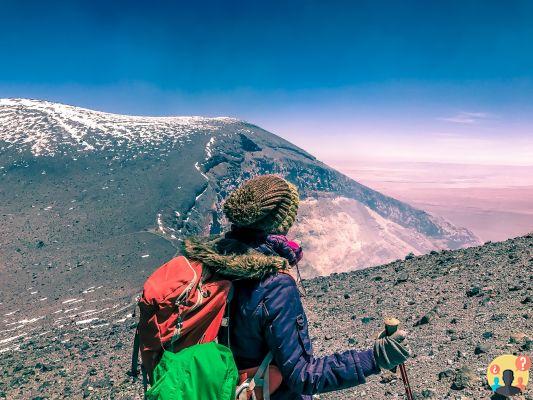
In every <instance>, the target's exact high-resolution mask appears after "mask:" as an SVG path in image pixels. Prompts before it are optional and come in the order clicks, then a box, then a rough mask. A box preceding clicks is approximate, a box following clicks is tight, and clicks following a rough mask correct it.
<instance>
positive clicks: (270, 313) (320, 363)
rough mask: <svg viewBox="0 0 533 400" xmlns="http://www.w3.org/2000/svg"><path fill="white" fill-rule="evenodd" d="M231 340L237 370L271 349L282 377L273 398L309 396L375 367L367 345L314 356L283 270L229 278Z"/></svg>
mask: <svg viewBox="0 0 533 400" xmlns="http://www.w3.org/2000/svg"><path fill="white" fill-rule="evenodd" d="M230 339H231V350H232V351H233V355H234V357H235V361H236V362H237V366H238V368H239V369H245V368H251V367H257V366H258V365H259V364H260V363H261V361H262V360H263V358H264V357H265V356H266V354H267V353H268V352H269V351H271V352H272V354H273V356H274V360H273V364H275V365H277V367H278V368H279V369H280V371H281V374H282V376H283V383H282V385H281V387H280V388H279V389H278V390H276V392H275V393H274V394H273V395H272V396H271V399H272V400H285V399H287V400H288V399H291V400H294V399H311V395H312V394H315V393H323V392H329V391H333V390H339V389H344V388H348V387H352V386H356V385H359V384H362V383H365V377H367V376H369V375H372V374H377V373H378V372H379V371H380V370H379V368H378V366H377V364H376V361H375V360H374V355H373V352H372V350H366V351H361V352H358V351H355V350H348V351H345V352H343V353H335V354H332V355H328V356H324V357H314V356H313V349H312V344H311V340H310V338H309V332H308V329H307V317H306V315H305V312H304V309H303V307H302V302H301V300H300V293H299V291H298V288H297V286H296V282H295V281H294V279H293V278H292V277H291V276H289V275H287V274H283V273H280V274H276V275H270V276H267V277H266V278H264V279H262V280H255V281H254V280H241V281H235V282H234V297H233V300H232V308H231V316H230Z"/></svg>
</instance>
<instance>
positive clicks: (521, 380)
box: [516, 376, 526, 392]
mask: <svg viewBox="0 0 533 400" xmlns="http://www.w3.org/2000/svg"><path fill="white" fill-rule="evenodd" d="M516 387H517V388H519V389H520V390H521V391H522V392H523V391H524V390H526V385H524V378H522V377H521V376H519V377H518V383H517V384H516Z"/></svg>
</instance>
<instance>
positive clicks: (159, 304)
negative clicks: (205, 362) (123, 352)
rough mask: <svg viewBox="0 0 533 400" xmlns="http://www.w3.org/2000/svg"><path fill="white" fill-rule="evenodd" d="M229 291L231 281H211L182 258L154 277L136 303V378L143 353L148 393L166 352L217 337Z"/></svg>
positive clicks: (172, 261)
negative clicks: (137, 308) (137, 315)
mask: <svg viewBox="0 0 533 400" xmlns="http://www.w3.org/2000/svg"><path fill="white" fill-rule="evenodd" d="M230 289H231V282H230V281H228V280H220V279H216V280H215V279H213V277H212V276H210V274H209V272H208V271H206V270H204V269H203V267H202V264H201V263H200V262H197V261H189V260H188V259H187V258H185V257H183V256H179V257H176V258H173V259H172V260H170V261H169V262H167V263H166V264H163V265H162V266H161V267H159V268H158V269H156V270H155V271H154V273H153V274H152V275H150V277H149V278H148V279H147V280H146V282H145V284H144V287H143V293H142V295H141V297H140V298H139V301H138V306H139V310H140V315H139V323H138V325H137V330H136V332H135V340H134V346H133V347H134V348H133V355H132V369H131V374H132V376H137V366H138V353H139V351H140V353H141V362H142V364H141V371H142V373H143V384H144V387H145V390H146V387H147V384H148V383H150V384H151V383H152V381H153V375H152V373H153V370H154V368H155V366H156V365H157V363H158V362H159V360H160V358H161V356H162V353H163V349H166V350H171V351H173V352H177V351H179V350H181V349H183V348H186V347H189V346H192V345H195V344H199V343H207V342H210V341H213V340H214V339H215V338H216V337H217V335H218V331H219V329H220V326H221V324H222V320H223V317H224V311H225V309H226V304H227V301H228V295H229V292H230Z"/></svg>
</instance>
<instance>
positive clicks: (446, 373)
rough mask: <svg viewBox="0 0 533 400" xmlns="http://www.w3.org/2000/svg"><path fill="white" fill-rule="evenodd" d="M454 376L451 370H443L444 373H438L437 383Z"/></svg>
mask: <svg viewBox="0 0 533 400" xmlns="http://www.w3.org/2000/svg"><path fill="white" fill-rule="evenodd" d="M454 375H455V372H454V371H453V369H445V370H444V371H440V372H439V381H441V380H443V379H447V378H452V377H453V376H454Z"/></svg>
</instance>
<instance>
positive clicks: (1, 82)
mask: <svg viewBox="0 0 533 400" xmlns="http://www.w3.org/2000/svg"><path fill="white" fill-rule="evenodd" d="M0 97H30V98H41V99H48V100H52V101H59V102H63V103H68V104H73V105H78V106H83V107H88V108H93V109H98V110H104V111H110V112H118V113H127V114H143V115H210V116H219V115H229V116H234V117H237V118H241V119H245V120H248V121H250V122H253V123H256V124H258V125H260V126H262V127H264V128H266V129H268V130H270V131H273V132H274V133H277V134H279V135H281V136H283V137H285V138H287V139H289V140H291V141H293V142H294V143H296V144H298V145H300V146H301V147H303V148H305V149H306V150H309V151H311V152H312V153H314V154H315V155H317V156H318V157H319V158H321V159H323V160H325V161H329V162H334V163H341V162H346V163H349V162H351V161H353V160H357V161H361V160H365V159H368V160H399V161H401V160H408V161H438V162H467V163H492V164H494V163H496V164H533V1H529V0H523V1H518V0H508V1H490V0H478V1H469V0H462V1H453V0H447V1H427V0H422V1H408V0H403V1H402V0H396V1H380V0H371V1H323V0H322V1H279V2H278V1H270V0H269V1H265V0H261V1H255V0H246V1H133V0H130V1H114V0H107V1H98V0H86V1H75V0H68V1H66V0H65V1H46V0H41V1H17V0H2V2H1V5H0Z"/></svg>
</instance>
